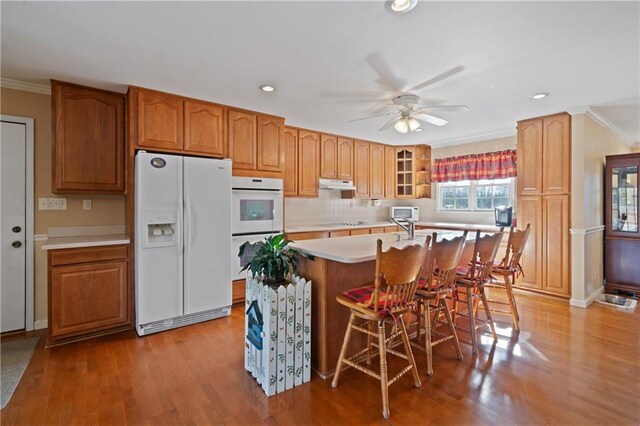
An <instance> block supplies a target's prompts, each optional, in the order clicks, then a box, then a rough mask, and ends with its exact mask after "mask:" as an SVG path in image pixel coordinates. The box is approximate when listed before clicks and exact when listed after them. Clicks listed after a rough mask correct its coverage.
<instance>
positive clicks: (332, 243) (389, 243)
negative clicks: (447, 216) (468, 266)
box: [291, 229, 475, 263]
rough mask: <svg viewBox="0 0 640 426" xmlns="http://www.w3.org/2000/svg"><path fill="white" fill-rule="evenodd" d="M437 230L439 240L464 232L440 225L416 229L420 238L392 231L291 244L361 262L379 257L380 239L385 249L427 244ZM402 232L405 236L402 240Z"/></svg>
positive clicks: (321, 254) (326, 256)
mask: <svg viewBox="0 0 640 426" xmlns="http://www.w3.org/2000/svg"><path fill="white" fill-rule="evenodd" d="M433 232H437V233H438V240H440V239H441V238H443V237H446V238H449V239H450V238H454V237H457V236H459V235H460V234H461V232H460V231H441V230H440V231H439V230H437V229H425V230H420V231H416V239H415V240H413V241H408V240H407V239H406V238H407V234H406V233H405V232H402V233H400V232H397V233H389V234H373V235H358V236H352V237H338V238H321V239H316V240H302V241H296V242H294V243H292V244H291V246H292V247H295V248H296V249H298V250H300V251H301V252H304V253H306V254H311V255H313V256H316V257H321V258H324V259H329V260H333V261H336V262H341V263H360V262H367V261H369V260H374V259H375V258H376V241H377V240H379V239H380V240H382V248H383V249H384V250H386V249H388V248H389V247H396V248H402V247H406V246H408V245H413V244H416V243H418V244H424V240H425V237H426V236H427V235H429V234H431V233H433ZM398 235H400V237H401V240H400V241H398V237H397V236H398ZM474 238H475V235H473V234H470V235H467V240H470V239H474Z"/></svg>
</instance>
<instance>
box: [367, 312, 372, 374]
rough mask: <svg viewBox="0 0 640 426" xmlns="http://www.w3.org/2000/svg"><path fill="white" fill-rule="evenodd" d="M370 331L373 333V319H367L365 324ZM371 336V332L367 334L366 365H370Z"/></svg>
mask: <svg viewBox="0 0 640 426" xmlns="http://www.w3.org/2000/svg"><path fill="white" fill-rule="evenodd" d="M367 327H368V329H369V332H370V333H373V321H369V324H367ZM372 343H373V336H372V335H371V334H368V335H367V365H371V353H372V348H373V344H372Z"/></svg>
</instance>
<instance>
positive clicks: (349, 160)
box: [338, 137, 353, 180]
mask: <svg viewBox="0 0 640 426" xmlns="http://www.w3.org/2000/svg"><path fill="white" fill-rule="evenodd" d="M338 179H341V180H353V139H347V138H340V137H339V138H338Z"/></svg>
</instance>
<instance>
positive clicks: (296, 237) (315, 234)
mask: <svg viewBox="0 0 640 426" xmlns="http://www.w3.org/2000/svg"><path fill="white" fill-rule="evenodd" d="M287 238H288V239H289V240H291V241H302V240H315V239H318V238H329V231H312V232H287Z"/></svg>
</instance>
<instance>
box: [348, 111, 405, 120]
mask: <svg viewBox="0 0 640 426" xmlns="http://www.w3.org/2000/svg"><path fill="white" fill-rule="evenodd" d="M395 114H397V112H395V111H394V112H387V113H385V114H376V115H370V116H369V117H362V118H356V119H354V120H349V121H347V123H353V122H354V121H360V120H368V119H370V118H376V117H384V116H387V115H395Z"/></svg>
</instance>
